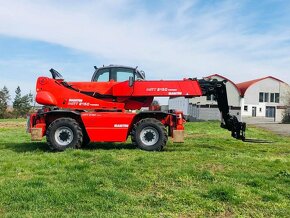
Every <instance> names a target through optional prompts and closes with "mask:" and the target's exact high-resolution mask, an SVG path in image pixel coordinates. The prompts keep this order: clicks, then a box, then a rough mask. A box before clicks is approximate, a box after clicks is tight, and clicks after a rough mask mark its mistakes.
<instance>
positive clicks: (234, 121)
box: [199, 79, 246, 141]
mask: <svg viewBox="0 0 290 218" xmlns="http://www.w3.org/2000/svg"><path fill="white" fill-rule="evenodd" d="M225 83H226V81H225V80H224V81H218V80H210V81H208V80H204V79H202V80H199V84H200V87H201V90H202V94H203V95H214V97H215V98H216V101H217V104H218V108H219V110H220V112H221V115H222V122H221V127H222V128H224V129H228V130H229V131H231V132H232V137H234V138H236V139H241V140H243V141H244V140H245V130H246V123H244V122H239V120H238V118H237V117H236V116H234V115H231V114H230V113H229V104H228V97H227V89H226V84H225Z"/></svg>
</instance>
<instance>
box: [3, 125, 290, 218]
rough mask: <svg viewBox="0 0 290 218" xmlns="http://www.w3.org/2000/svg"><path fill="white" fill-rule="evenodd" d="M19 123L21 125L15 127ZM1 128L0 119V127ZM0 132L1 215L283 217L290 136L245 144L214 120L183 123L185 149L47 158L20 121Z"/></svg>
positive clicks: (122, 147) (287, 210)
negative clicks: (268, 142)
mask: <svg viewBox="0 0 290 218" xmlns="http://www.w3.org/2000/svg"><path fill="white" fill-rule="evenodd" d="M13 122H14V123H15V124H17V123H19V122H22V125H20V126H19V125H18V126H15V127H13V125H11V124H13ZM2 123H3V121H2ZM9 124H10V125H7V127H4V126H5V125H3V124H2V127H1V128H0V217H3V216H4V217H48V216H51V217H63V216H64V217H89V216H91V217H137V216H138V217H193V216H194V217H196V216H202V217H208V216H214V217H215V216H222V217H228V216H254V217H256V216H258V217H262V216H264V217H269V216H278V217H283V216H284V217H287V216H289V214H290V206H289V205H290V157H289V156H290V138H289V137H282V136H277V135H274V134H272V133H270V132H266V131H263V130H260V129H257V128H253V127H252V128H249V129H248V132H247V134H248V137H250V138H259V139H268V140H271V141H273V143H270V144H258V143H244V142H241V141H238V140H235V139H233V138H231V137H230V133H229V132H227V131H225V130H223V129H220V128H219V124H218V123H217V122H203V123H187V124H186V130H187V132H186V135H187V138H186V140H185V143H183V144H173V143H171V142H170V143H168V146H167V147H166V149H165V151H164V152H145V151H141V150H138V149H135V148H133V147H132V146H131V144H130V143H118V144H106V143H103V144H91V145H89V147H88V148H86V149H81V150H67V151H65V152H61V153H54V152H50V151H49V149H48V147H47V145H46V144H45V142H40V143H32V142H30V138H29V135H27V134H26V133H25V127H24V120H18V121H15V120H13V121H9Z"/></svg>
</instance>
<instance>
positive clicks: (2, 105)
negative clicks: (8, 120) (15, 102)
mask: <svg viewBox="0 0 290 218" xmlns="http://www.w3.org/2000/svg"><path fill="white" fill-rule="evenodd" d="M9 100H10V95H9V90H8V89H7V87H6V86H4V87H3V89H1V90H0V118H4V117H5V114H6V111H7V107H8V101H9Z"/></svg>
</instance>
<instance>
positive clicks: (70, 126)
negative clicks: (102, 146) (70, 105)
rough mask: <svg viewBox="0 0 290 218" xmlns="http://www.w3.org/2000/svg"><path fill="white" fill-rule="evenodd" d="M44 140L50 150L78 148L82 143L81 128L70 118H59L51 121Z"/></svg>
mask: <svg viewBox="0 0 290 218" xmlns="http://www.w3.org/2000/svg"><path fill="white" fill-rule="evenodd" d="M46 140H47V143H48V145H49V147H50V148H51V149H52V150H56V151H64V150H65V149H67V148H79V147H81V145H82V143H83V133H82V129H81V127H80V126H79V124H78V123H77V122H76V120H74V119H72V118H59V119H56V120H55V121H53V122H52V123H51V124H50V125H49V127H48V129H47V131H46Z"/></svg>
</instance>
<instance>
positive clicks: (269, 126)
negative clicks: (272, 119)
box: [250, 123, 290, 136]
mask: <svg viewBox="0 0 290 218" xmlns="http://www.w3.org/2000/svg"><path fill="white" fill-rule="evenodd" d="M250 125H253V126H257V127H260V128H262V129H266V130H269V131H271V132H274V133H277V134H279V135H284V136H290V124H280V123H257V124H250Z"/></svg>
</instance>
